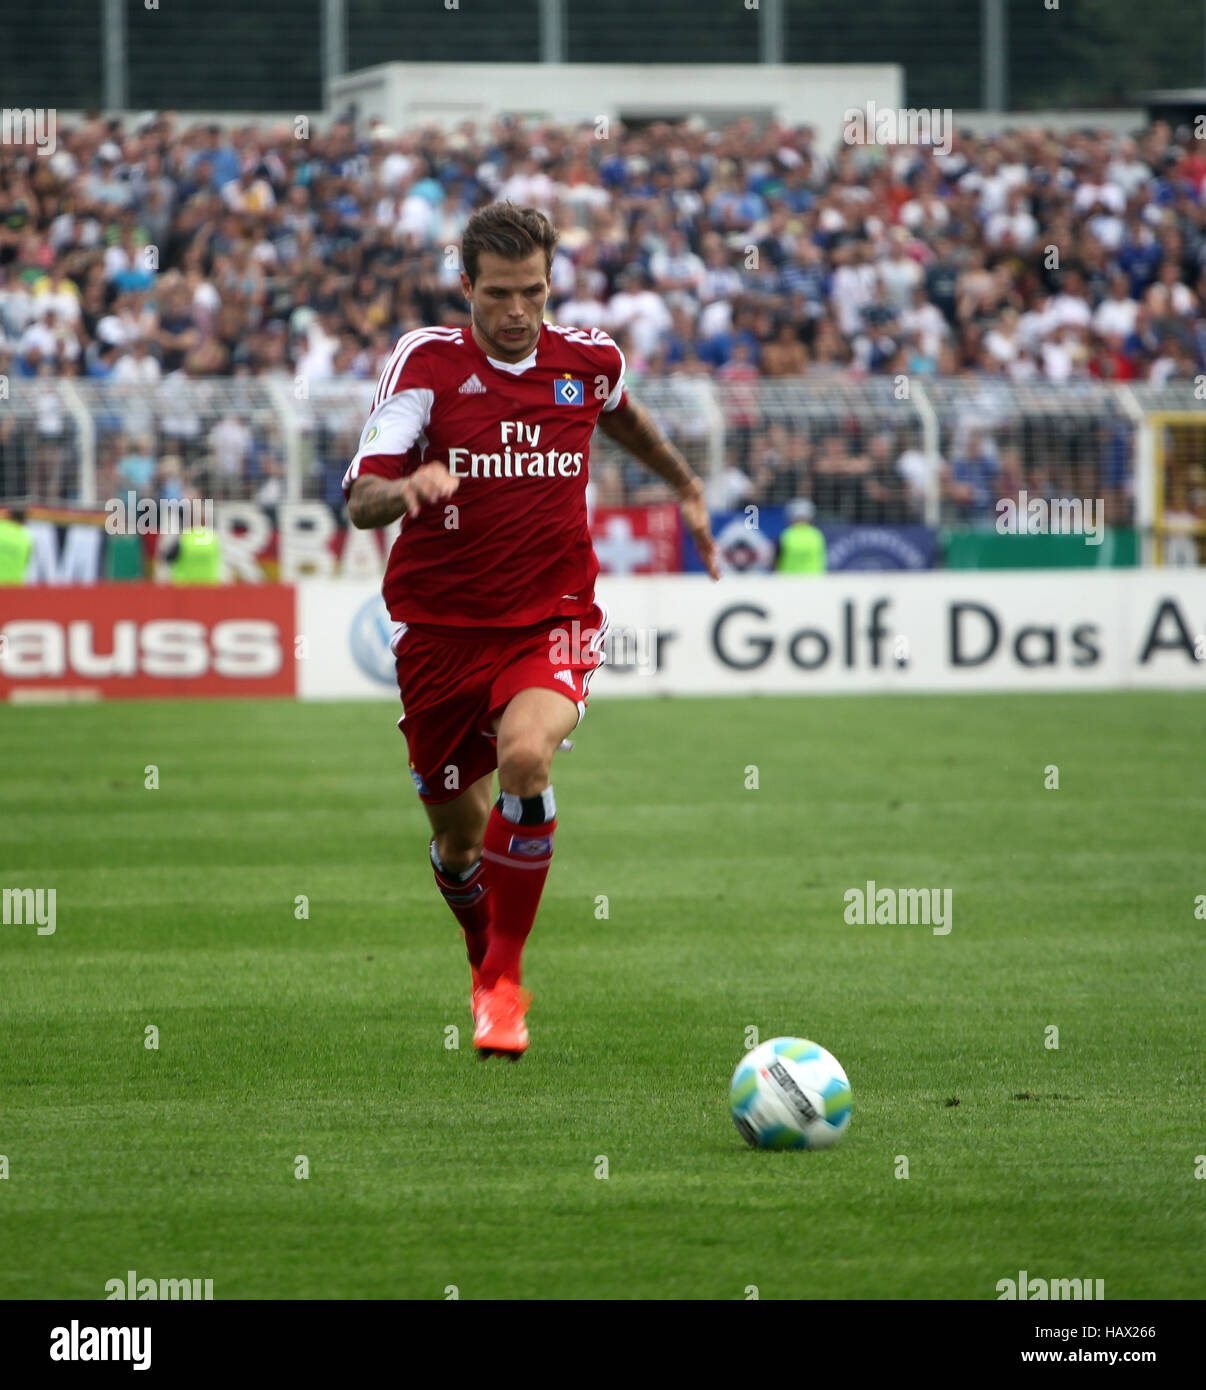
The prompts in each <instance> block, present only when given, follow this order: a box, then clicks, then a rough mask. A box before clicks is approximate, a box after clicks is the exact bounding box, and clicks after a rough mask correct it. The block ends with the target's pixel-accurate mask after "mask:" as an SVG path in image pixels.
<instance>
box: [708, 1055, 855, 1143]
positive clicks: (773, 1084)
mask: <svg viewBox="0 0 1206 1390" xmlns="http://www.w3.org/2000/svg"><path fill="white" fill-rule="evenodd" d="M729 1107H730V1109H731V1110H732V1112H733V1123H734V1124H735V1125H736V1126H737V1128H738V1129H739V1130H740V1131H741V1134H742V1137H743V1138H744V1139H745V1141H746V1142H747V1143H748V1144H752V1145H753V1147H754V1148H756V1149H828V1148H829V1147H830V1146H831V1145H833V1144H836V1143H837V1141H838V1140H839V1139H840V1138H841V1137H842V1135H843V1134H845V1132H846V1128H847V1126H848V1125H849V1124H850V1082H849V1081H847V1079H846V1073H845V1072H844V1071H843V1070H842V1067H841V1064H840V1063H839V1062H838V1059H837V1058H836V1057H835V1056H834V1055H833V1054H832V1053H831V1052H826V1051H825V1049H824V1048H823V1047H819V1046H818V1045H817V1044H816V1043H814V1042H809V1041H808V1040H807V1039H806V1038H771V1039H770V1041H769V1042H764V1043H759V1045H758V1046H757V1047H755V1048H753V1049H751V1051H749V1052H747V1053H746V1054H745V1056H744V1057H743V1058H742V1059H741V1061H740V1062H739V1063H738V1064H737V1070H736V1071H735V1072H734V1073H733V1082H732V1085H731V1086H730V1087H729Z"/></svg>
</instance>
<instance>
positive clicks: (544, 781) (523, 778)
mask: <svg viewBox="0 0 1206 1390" xmlns="http://www.w3.org/2000/svg"><path fill="white" fill-rule="evenodd" d="M551 762H552V757H551V755H550V753H549V750H548V748H547V747H546V746H545V741H544V739H543V738H540V737H538V736H536V735H532V736H529V737H523V736H521V737H519V738H516V739H513V740H512V741H510V742H509V743H508V745H507V747H506V748H505V749H504V750H503V751H502V752H501V754H500V756H499V760H498V781H499V785H500V786H501V787H502V789H503V791H505V792H513V793H514V794H515V795H516V796H538V795H539V794H540V793H541V792H542V791H544V789H545V787H547V786H548V784H549V767H550V764H551Z"/></svg>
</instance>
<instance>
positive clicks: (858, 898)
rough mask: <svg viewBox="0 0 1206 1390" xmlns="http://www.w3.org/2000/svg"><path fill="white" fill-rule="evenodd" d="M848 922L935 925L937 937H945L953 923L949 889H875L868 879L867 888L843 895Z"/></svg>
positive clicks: (861, 924) (851, 889) (853, 890)
mask: <svg viewBox="0 0 1206 1390" xmlns="http://www.w3.org/2000/svg"><path fill="white" fill-rule="evenodd" d="M842 898H843V901H844V902H845V904H846V910H845V912H844V913H843V914H842V916H843V917H844V919H845V921H846V923H847V925H849V926H852V927H861V926H890V927H895V926H902V927H916V926H925V927H932V928H933V932H934V935H935V936H946V935H947V933H948V932H949V931H950V929H951V927H953V926H954V924H955V923H954V911H953V903H952V899H953V898H954V892H953V891H952V890H951V889H950V888H878V889H877V888H876V886H875V880H874V879H873V878H872V879H868V880H867V884H866V887H865V888H847V889H846V891H845V893H844V894H843V895H842Z"/></svg>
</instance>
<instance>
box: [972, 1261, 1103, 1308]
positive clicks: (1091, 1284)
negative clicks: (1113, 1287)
mask: <svg viewBox="0 0 1206 1390" xmlns="http://www.w3.org/2000/svg"><path fill="white" fill-rule="evenodd" d="M1104 1297H1105V1280H1104V1279H1032V1278H1030V1277H1028V1275H1027V1273H1026V1271H1025V1270H1024V1269H1019V1270H1018V1277H1017V1279H1016V1280H1014V1279H998V1280H997V1302H998V1303H1000V1302H1001V1301H1002V1300H1005V1301H1006V1302H1007V1301H1009V1300H1010V1299H1017V1300H1021V1301H1024V1302H1031V1303H1033V1302H1035V1301H1036V1300H1042V1299H1092V1300H1095V1301H1099V1300H1101V1299H1103V1298H1104Z"/></svg>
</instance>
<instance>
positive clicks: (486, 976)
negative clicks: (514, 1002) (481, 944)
mask: <svg viewBox="0 0 1206 1390" xmlns="http://www.w3.org/2000/svg"><path fill="white" fill-rule="evenodd" d="M556 828H557V817H556V816H555V815H553V816H550V817H549V819H548V820H546V821H544V822H543V823H542V824H540V825H518V824H516V822H515V821H510V820H507V819H506V818H505V817H504V816H503V814H502V812H501V811H500V810H499V808H498V807H497V806H495V807H494V808H493V809H492V810H491V812H490V819H489V821H488V822H487V824H486V838H485V848H484V849H483V850H482V858H483V859H484V860H485V863H486V881H487V883H488V884H489V886H490V896H491V898H492V899H493V901H494V914H493V917H492V918H491V921H490V945H489V948H488V950H487V951H486V959H485V961H484V962H483V964H482V968H481V978H482V984H483V985H485V986H486V988H488V989H489V988H492V987H493V986H494V985H495V984H496V983H497V981H498V977H499V976H500V975H509V976H510V977H511V978H512V979H513V980H515V981H516V982H517V983H518V981H519V979H520V957H521V956H522V955H523V947H524V942H526V941H527V939H528V933H529V932H530V931H531V930H532V923H533V922H534V921H535V920H536V909H537V908H538V907H539V906H540V895H541V893H542V892H543V891H544V881H545V879H546V878H548V876H549V865H550V864H551V863H552V862H553V831H554V830H556Z"/></svg>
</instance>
